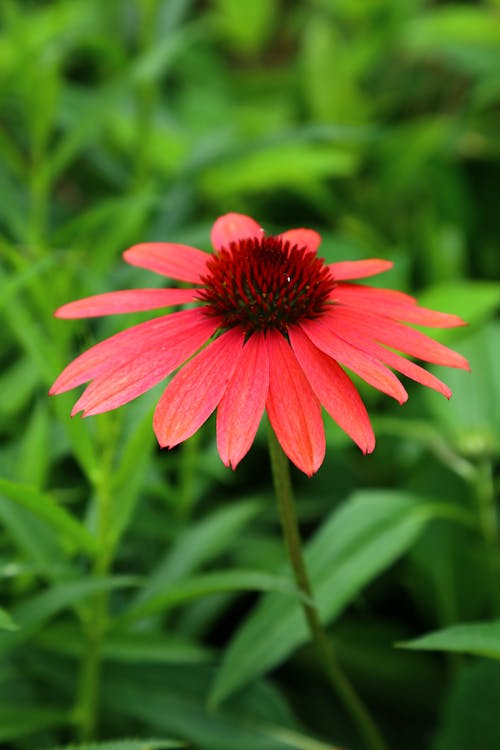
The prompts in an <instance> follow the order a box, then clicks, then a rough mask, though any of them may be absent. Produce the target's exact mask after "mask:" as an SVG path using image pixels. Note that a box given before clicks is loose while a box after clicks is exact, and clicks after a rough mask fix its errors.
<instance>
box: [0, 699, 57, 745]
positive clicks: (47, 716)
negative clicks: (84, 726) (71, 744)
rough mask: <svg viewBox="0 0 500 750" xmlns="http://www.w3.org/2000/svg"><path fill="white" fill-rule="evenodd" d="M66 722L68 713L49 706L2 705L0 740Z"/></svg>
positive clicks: (21, 735) (22, 735) (10, 738)
mask: <svg viewBox="0 0 500 750" xmlns="http://www.w3.org/2000/svg"><path fill="white" fill-rule="evenodd" d="M64 724H68V714H67V713H66V712H64V713H63V712H62V711H53V710H51V709H49V708H31V707H30V706H19V705H12V706H6V705H5V703H4V705H3V706H2V707H1V708H0V741H2V742H4V741H6V740H13V739H15V738H17V737H24V736H25V735H26V734H31V732H38V731H40V730H43V729H48V728H49V727H55V726H60V725H64Z"/></svg>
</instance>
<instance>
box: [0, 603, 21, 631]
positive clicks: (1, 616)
mask: <svg viewBox="0 0 500 750" xmlns="http://www.w3.org/2000/svg"><path fill="white" fill-rule="evenodd" d="M17 629H18V625H16V623H15V622H14V620H13V619H12V617H11V616H10V615H9V613H8V612H7V611H6V610H5V609H4V608H3V607H0V630H17Z"/></svg>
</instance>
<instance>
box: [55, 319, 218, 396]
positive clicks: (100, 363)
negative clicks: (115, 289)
mask: <svg viewBox="0 0 500 750" xmlns="http://www.w3.org/2000/svg"><path fill="white" fill-rule="evenodd" d="M200 326H202V327H204V328H205V330H207V331H210V332H211V333H213V331H214V329H215V323H214V322H212V321H210V319H209V318H207V317H206V316H204V315H202V314H201V313H200V311H199V310H181V311H180V312H177V313H171V314H170V315H162V316H161V317H160V318H155V319H154V320H148V321H146V322H145V323H139V325H136V326H132V327H131V328H127V329H126V330H125V331H120V333H116V334H115V335H114V336H111V337H110V338H108V339H105V340H104V341H101V342H100V343H99V344H96V345H95V346H93V347H92V348H91V349H88V350H87V351H86V352H84V353H83V354H80V356H79V357H77V358H76V359H74V360H73V362H71V364H69V365H68V366H67V367H66V369H65V370H63V372H62V373H61V374H60V375H59V377H58V378H57V380H56V382H55V383H54V385H53V386H52V388H51V389H50V391H49V392H50V394H51V395H53V394H55V393H63V392H64V391H69V390H70V389H71V388H75V387H76V386H77V385H81V384H82V383H86V382H87V381H89V380H92V378H95V377H97V376H98V375H100V374H101V373H102V372H104V371H105V370H112V369H115V368H117V367H119V366H120V365H121V364H124V363H125V362H129V361H131V360H132V359H134V357H137V356H139V355H140V354H143V353H145V352H147V351H151V350H155V349H161V348H162V347H163V348H164V349H165V350H166V349H167V347H168V346H172V345H173V346H175V345H176V344H177V342H178V340H179V337H182V336H184V335H186V334H187V333H188V332H190V331H191V330H193V329H197V328H199V327H200ZM211 333H209V334H208V335H211Z"/></svg>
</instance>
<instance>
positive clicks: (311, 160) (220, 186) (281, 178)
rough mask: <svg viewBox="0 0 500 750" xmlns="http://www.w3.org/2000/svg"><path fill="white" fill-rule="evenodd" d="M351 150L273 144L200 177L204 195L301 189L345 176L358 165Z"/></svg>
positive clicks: (220, 165)
mask: <svg viewBox="0 0 500 750" xmlns="http://www.w3.org/2000/svg"><path fill="white" fill-rule="evenodd" d="M358 161H359V160H358V157H357V155H356V154H355V153H354V152H352V151H342V150H340V149H339V148H337V147H334V146H326V145H319V144H306V143H304V144H288V143H285V144H282V145H280V144H276V145H275V146H273V147H272V148H267V149H261V150H258V151H255V152H254V153H250V154H248V155H247V156H241V157H239V158H238V159H233V160H230V161H228V162H227V163H223V164H219V165H217V166H214V167H210V168H209V169H208V170H207V171H206V172H205V173H204V175H203V176H202V186H203V189H204V191H205V192H206V194H207V195H209V196H211V195H212V194H213V193H216V194H217V195H218V196H219V197H220V196H223V197H224V196H228V195H232V194H234V193H245V192H250V193H252V192H257V193H258V192H260V191H262V190H272V189H277V188H288V189H293V188H297V189H299V190H300V191H302V190H303V189H304V187H305V186H306V185H307V183H314V182H315V181H316V180H319V179H324V178H327V177H347V176H350V175H352V174H353V173H354V172H355V171H356V169H357V165H358Z"/></svg>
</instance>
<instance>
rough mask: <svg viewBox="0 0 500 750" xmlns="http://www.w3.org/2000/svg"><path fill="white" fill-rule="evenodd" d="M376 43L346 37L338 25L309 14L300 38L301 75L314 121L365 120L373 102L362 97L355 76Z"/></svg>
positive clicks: (364, 39)
mask: <svg viewBox="0 0 500 750" xmlns="http://www.w3.org/2000/svg"><path fill="white" fill-rule="evenodd" d="M375 40H376V37H375V36H372V37H367V36H361V34H359V35H358V36H355V35H352V36H351V37H350V38H346V34H345V31H344V30H342V29H341V28H340V26H339V25H337V24H336V23H329V22H328V19H327V18H325V17H324V16H322V15H320V14H314V15H312V17H311V19H310V20H309V23H307V25H306V27H305V30H304V33H303V35H302V49H301V53H302V54H301V62H302V71H301V72H302V78H303V88H304V95H305V96H306V97H307V99H308V101H309V103H310V106H311V110H312V114H313V117H314V118H315V119H319V120H323V121H325V122H335V123H360V122H363V120H364V119H366V115H367V112H368V111H369V108H370V107H371V106H372V101H371V99H370V98H369V97H366V96H364V95H363V93H362V89H361V86H360V83H359V82H358V77H359V78H360V77H361V76H362V74H363V68H364V67H365V66H366V67H368V64H367V63H368V61H369V60H370V58H371V57H372V55H373V53H372V51H371V47H373V41H375ZM366 58H368V59H366ZM360 63H361V65H360Z"/></svg>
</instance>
